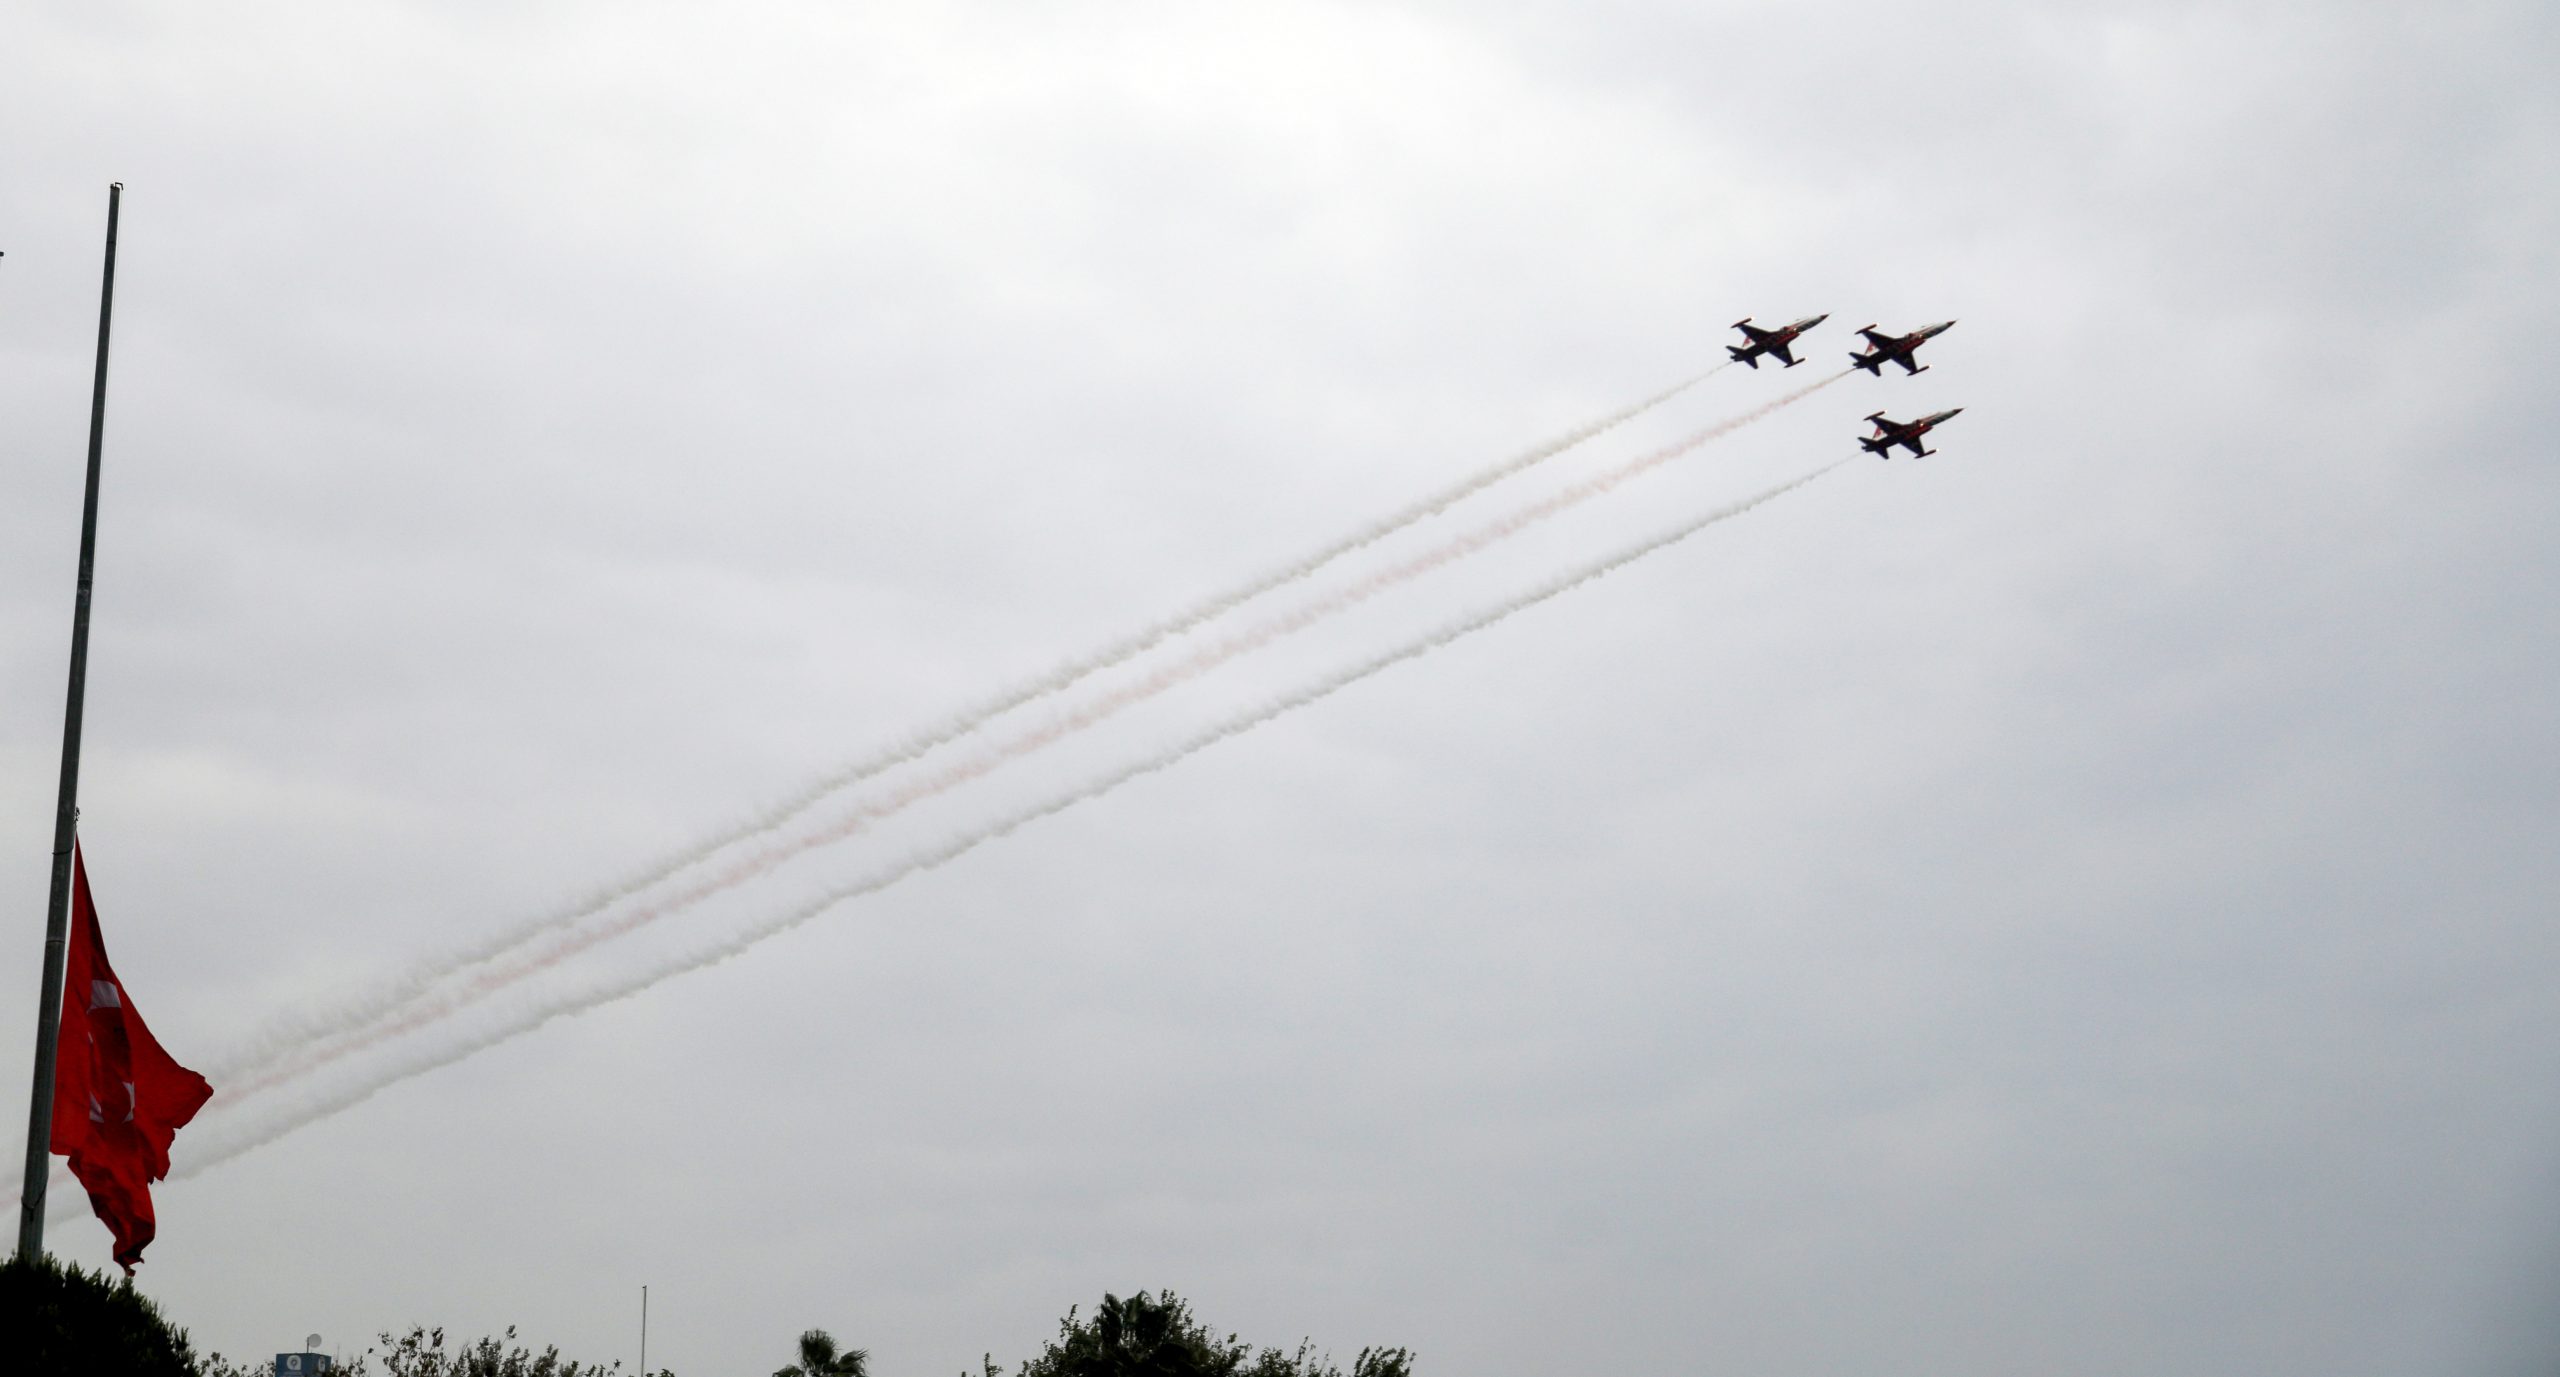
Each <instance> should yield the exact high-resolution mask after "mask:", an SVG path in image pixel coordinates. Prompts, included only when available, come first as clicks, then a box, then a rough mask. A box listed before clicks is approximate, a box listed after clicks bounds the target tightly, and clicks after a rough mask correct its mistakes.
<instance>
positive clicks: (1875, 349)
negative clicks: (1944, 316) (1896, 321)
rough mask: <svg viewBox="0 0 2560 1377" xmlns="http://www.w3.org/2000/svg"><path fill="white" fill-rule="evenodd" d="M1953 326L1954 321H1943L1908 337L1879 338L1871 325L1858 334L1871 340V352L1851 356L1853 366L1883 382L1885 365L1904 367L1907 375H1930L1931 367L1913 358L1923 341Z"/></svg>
mask: <svg viewBox="0 0 2560 1377" xmlns="http://www.w3.org/2000/svg"><path fill="white" fill-rule="evenodd" d="M1953 324H1955V322H1954V321H1952V320H1942V321H1939V322H1938V323H1937V324H1935V325H1923V326H1921V327H1920V328H1919V329H1917V330H1914V331H1912V332H1911V333H1910V334H1907V335H1879V334H1877V333H1876V327H1874V326H1872V325H1870V326H1868V327H1866V328H1865V329H1863V330H1860V331H1859V332H1858V333H1859V334H1861V335H1864V336H1866V337H1867V346H1868V348H1867V352H1865V353H1863V354H1851V355H1850V356H1849V364H1850V366H1851V367H1853V368H1863V369H1865V370H1867V371H1868V372H1870V373H1873V374H1875V375H1876V376H1877V377H1879V378H1881V377H1883V376H1884V365H1885V364H1888V363H1898V364H1901V365H1902V371H1903V372H1904V373H1905V374H1906V375H1908V374H1912V373H1926V372H1928V371H1929V365H1927V364H1925V363H1913V362H1912V361H1911V356H1912V354H1913V353H1915V352H1917V351H1918V350H1919V348H1920V344H1921V341H1923V340H1926V339H1928V338H1929V337H1930V336H1932V335H1935V334H1937V333H1939V332H1940V331H1942V330H1944V329H1946V328H1947V327H1948V326H1950V325H1953Z"/></svg>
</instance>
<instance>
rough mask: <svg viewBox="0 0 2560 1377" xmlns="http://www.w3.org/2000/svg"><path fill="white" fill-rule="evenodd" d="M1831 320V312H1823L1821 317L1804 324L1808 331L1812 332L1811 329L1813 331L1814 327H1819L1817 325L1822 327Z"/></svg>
mask: <svg viewBox="0 0 2560 1377" xmlns="http://www.w3.org/2000/svg"><path fill="white" fill-rule="evenodd" d="M1829 319H1831V313H1830V312H1829V311H1825V312H1823V313H1822V314H1821V315H1818V316H1815V317H1814V318H1813V319H1811V320H1808V321H1806V322H1805V323H1804V328H1806V329H1808V330H1810V329H1812V328H1813V327H1815V326H1817V325H1820V324H1821V323H1822V322H1824V321H1826V320H1829Z"/></svg>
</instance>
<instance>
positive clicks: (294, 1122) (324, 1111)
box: [172, 458, 1850, 1180]
mask: <svg viewBox="0 0 2560 1377" xmlns="http://www.w3.org/2000/svg"><path fill="white" fill-rule="evenodd" d="M1848 462H1850V460H1849V459H1846V458H1843V459H1835V460H1833V461H1832V462H1830V463H1828V464H1825V465H1823V466H1822V467H1820V468H1818V469H1814V470H1812V471H1811V472H1809V473H1806V474H1804V475H1802V476H1800V477H1797V478H1794V479H1791V480H1789V481H1788V482H1785V483H1782V484H1779V485H1778V486H1776V487H1774V488H1770V489H1768V490H1766V491H1764V492H1761V493H1759V494H1757V495H1755V496H1752V497H1749V498H1746V499H1744V500H1742V501H1740V502H1736V503H1734V504H1732V505H1730V506H1726V507H1722V508H1719V509H1717V510H1715V511H1712V512H1709V513H1707V514H1706V515H1704V516H1701V517H1698V518H1696V519H1694V520H1691V521H1688V522H1686V523H1683V524H1682V525H1679V526H1676V527H1673V528H1672V529H1670V530H1669V531H1666V532H1663V533H1662V534H1659V535H1656V536H1653V537H1651V538H1649V539H1646V540H1644V541H1642V542H1639V543H1638V544H1635V545H1633V546H1630V547H1628V548H1626V549H1623V550H1620V551H1618V552H1617V553H1615V554H1612V555H1609V556H1606V557H1604V558H1602V559H1599V560H1595V561H1592V562H1590V563H1588V564H1584V565H1581V566H1579V567H1577V568H1574V569H1571V570H1568V571H1567V572H1565V573H1564V574H1562V575H1560V576H1558V577H1556V578H1554V579H1551V580H1549V581H1548V582H1546V583H1544V584H1541V585H1539V586H1538V587H1536V588H1533V589H1531V590H1530V591H1528V592H1526V593H1523V594H1521V595H1519V596H1517V597H1513V598H1511V599H1509V600H1507V601H1504V602H1502V603H1498V604H1496V605H1494V606H1492V607H1490V608H1487V609H1485V610H1483V611H1481V612H1477V613H1475V614H1473V615H1471V616H1468V617H1465V618H1462V619H1460V620H1457V621H1453V622H1450V623H1448V624H1446V625H1444V626H1442V627H1441V628H1440V629H1438V630H1436V631H1433V632H1432V633H1430V634H1428V635H1426V636H1423V637H1420V638H1418V639H1416V640H1413V641H1409V642H1407V643H1406V644H1404V645H1403V646H1400V647H1398V648H1397V649H1394V650H1391V651H1387V652H1385V653H1383V654H1380V655H1377V656H1373V657H1371V658H1370V659H1367V660H1363V661H1361V662H1359V663H1358V664H1355V665H1352V666H1351V667H1350V668H1348V669H1345V670H1341V671H1338V672H1336V673H1335V674H1333V675H1331V676H1329V677H1327V678H1325V679H1321V680H1318V681H1317V682H1315V683H1313V684H1310V685H1308V686H1306V687H1303V688H1301V689H1298V690H1297V691H1295V692H1293V693H1290V694H1288V695H1286V696H1284V697H1281V698H1277V699H1273V700H1271V701H1270V702H1267V703H1265V704H1262V705H1261V706H1258V707H1255V708H1253V709H1251V710H1249V711H1246V712H1244V713H1241V714H1238V715H1237V716H1234V717H1231V718H1229V719H1228V720H1226V721H1224V722H1222V723H1219V724H1217V725H1215V726H1212V727H1210V728H1208V729H1206V730H1204V731H1201V732H1199V733H1197V734H1195V735H1193V736H1190V737H1188V738H1185V739H1184V740H1182V741H1180V742H1177V743H1175V744H1174V745H1173V746H1171V747H1168V748H1166V749H1164V750H1161V751H1158V752H1157V753H1155V754H1153V755H1150V756H1147V757H1146V758H1144V759H1142V760H1139V761H1137V762H1136V763H1134V764H1131V765H1126V766H1122V767H1120V768H1119V769H1116V770H1113V771H1111V772H1109V773H1107V774H1104V775H1101V776H1098V777H1096V778H1094V779H1092V780H1089V781H1087V782H1085V783H1084V784H1082V785H1079V786H1077V787H1076V788H1073V789H1070V790H1068V791H1066V792H1064V793H1060V794H1057V795H1055V796H1053V797H1051V798H1049V799H1047V800H1046V801H1044V802H1041V803H1038V804H1034V805H1032V806H1030V807H1027V808H1024V809H1022V810H1020V811H1018V812H1015V813H1011V814H1009V815H1007V816H1005V817H1003V818H1001V819H999V820H997V821H995V822H993V823H989V824H987V825H985V826H983V827H980V828H977V829H975V830H973V831H969V832H965V833H962V834H960V835H959V836H956V837H953V838H951V839H950V840H948V841H946V842H944V843H942V844H941V845H939V846H936V847H933V848H931V849H928V850H924V851H919V852H917V853H915V854H913V855H910V856H908V857H907V858H905V859H904V860H901V861H898V862H895V863H893V864H891V865H889V866H886V867H884V868H882V869H880V870H877V871H874V872H872V873H871V874H869V875H867V876H865V877H863V878H861V879H859V880H855V881H853V882H851V883H848V884H846V885H843V886H841V887H839V888H836V889H833V890H830V891H828V892H827V893H825V894H822V895H820V896H818V897H817V898H815V899H813V900H810V901H808V902H806V903H804V904H802V905H801V906H799V907H797V908H793V909H790V910H787V911H785V912H783V913H780V914H777V915H774V916H772V917H768V918H765V919H762V920H759V921H757V922H755V923H752V924H749V925H748V926H746V927H744V928H740V929H738V930H736V931H734V932H732V933H730V934H729V935H728V936H726V937H724V938H722V939H720V940H719V941H717V942H715V943H712V944H711V945H709V946H706V947H702V948H698V949H696V950H694V951H692V952H689V953H684V954H680V955H676V956H673V957H669V958H665V959H662V960H660V961H658V962H655V963H653V964H651V965H649V966H647V967H644V968H642V969H640V970H638V971H635V972H630V973H626V974H624V975H621V976H617V977H614V978H612V979H609V980H604V981H601V982H598V983H596V984H593V985H590V986H588V987H586V988H584V989H579V990H566V991H561V992H558V993H556V994H552V995H550V996H548V997H546V998H544V999H541V1000H539V1001H536V1002H534V1003H533V1004H532V1005H531V1006H530V1007H528V1008H525V1009H521V1010H517V1011H515V1012H514V1013H512V1014H511V1015H510V1016H509V1017H507V1018H506V1019H504V1020H502V1021H500V1022H498V1023H495V1024H492V1025H490V1026H487V1027H484V1028H481V1029H478V1030H476V1031H473V1032H471V1033H469V1034H468V1035H466V1036H464V1037H462V1038H460V1039H458V1040H455V1041H451V1042H447V1043H444V1044H441V1045H437V1046H430V1047H426V1048H423V1049H421V1050H419V1051H416V1052H413V1053H411V1054H410V1055H409V1056H407V1057H405V1058H402V1059H400V1060H397V1061H394V1062H391V1063H389V1064H387V1065H385V1066H382V1067H378V1068H376V1069H374V1070H373V1071H372V1072H371V1073H369V1074H367V1075H365V1076H362V1077H360V1078H359V1079H357V1080H356V1081H354V1082H353V1083H352V1084H349V1085H344V1086H339V1087H335V1088H333V1089H331V1090H329V1091H328V1092H326V1093H325V1094H323V1095H319V1096H316V1097H314V1098H312V1099H310V1100H306V1101H304V1102H303V1103H300V1104H296V1105H291V1106H288V1107H285V1108H283V1109H281V1110H278V1111H276V1112H273V1113H270V1114H268V1115H266V1116H264V1117H263V1118H261V1119H258V1120H254V1121H252V1122H250V1123H248V1124H247V1125H245V1126H243V1127H240V1128H236V1129H231V1130H229V1131H228V1132H226V1131H225V1130H224V1126H223V1125H222V1124H220V1123H216V1124H214V1125H211V1126H210V1128H211V1131H210V1132H208V1131H206V1128H204V1127H199V1128H198V1129H197V1130H196V1132H195V1134H194V1135H193V1136H192V1137H191V1138H190V1139H189V1140H188V1141H184V1142H181V1143H180V1144H179V1148H180V1150H181V1152H182V1154H183V1161H182V1162H181V1163H180V1165H179V1166H178V1168H177V1170H176V1171H175V1172H173V1173H172V1174H173V1176H174V1177H175V1178H176V1179H179V1180H185V1179H187V1178H189V1177H192V1176H196V1175H198V1174H200V1173H202V1172H204V1171H206V1170H207V1169H209V1168H211V1167H214V1166H217V1165H219V1164H221V1163H223V1162H225V1161H229V1160H230V1159H232V1158H234V1157H238V1156H240V1155H241V1154H243V1153H246V1152H250V1151H253V1150H255V1149H256V1148H258V1147H261V1146H263V1145H265V1144H267V1143H270V1142H273V1141H275V1140H276V1139H278V1138H281V1137H283V1136H284V1135H286V1134H288V1133H291V1132H293V1131H294V1130H295V1129H298V1128H301V1127H303V1126H305V1125H308V1124H311V1123H315V1122H318V1121H319V1120H321V1119H325V1118H328V1117H329V1116H331V1115H333V1114H336V1113H339V1112H340V1111H342V1110H345V1109H348V1108H350V1107H352V1106H354V1105H357V1104H360V1103H362V1102H363V1101H365V1100H366V1099H368V1098H370V1097H372V1096H373V1095H374V1094H375V1093H376V1092H378V1091H380V1090H383V1089H384V1088H386V1087H389V1086H392V1085H396V1084H399V1083H400V1082H402V1081H406V1080H409V1079H411V1078H413V1077H416V1076H421V1075H424V1074H426V1073H427V1072H429V1071H433V1070H435V1069H437V1068H439V1067H443V1066H449V1065H451V1064H453V1063H454V1062H458V1061H461V1060H463V1059H464V1058H466V1057H469V1056H471V1055H473V1054H474V1053H477V1052H480V1051H483V1050H485V1049H487V1048H490V1047H494V1046H496V1045H498V1044H499V1043H502V1042H506V1041H509V1040H510V1039H513V1038H516V1037H520V1036H522V1035H524V1034H526V1033H529V1032H532V1031H534V1030H536V1029H538V1028H541V1027H542V1026H543V1025H545V1024H548V1023H550V1022H551V1021H552V1020H554V1019H559V1018H566V1017H570V1016H572V1015H576V1014H580V1013H584V1012H586V1011H587V1010H589V1009H594V1008H597V1007H599V1006H601V1005H605V1004H609V1003H612V1002H614V1001H615V1000H619V999H624V998H627V997H629V996H631V995H634V994H637V993H639V992H640V991H642V990H645V989H648V988H649V987H650V986H652V985H656V984H658V983H659V982H661V981H664V980H668V979H671V978H673V977H675V976H678V975H682V974H684V973H686V972H688V971H693V970H699V969H701V968H703V967H706V966H712V965H716V964H718V963H719V962H722V961H725V960H727V959H729V958H730V957H733V956H736V955H738V954H739V953H741V952H744V951H745V950H747V949H748V948H749V947H752V946H754V945H756V944H757V943H759V942H762V941H764V940H765V939H766V938H769V937H773V936H776V935H779V934H781V933H784V932H788V931H790V930H791V929H793V928H796V927H799V926H800V925H802V924H803V923H806V922H808V921H810V920H811V919H814V918H816V917H818V916H819V915H820V914H822V913H825V912H826V911H827V910H829V909H831V908H833V907H835V906H836V905H838V904H841V903H844V902H846V901H848V900H852V899H857V898H861V897H863V896H865V895H868V894H873V893H877V892H878V891H880V890H883V889H887V888H888V887H890V886H891V885H894V884H896V883H898V882H899V881H901V880H904V879H906V878H908V877H909V876H912V875H916V874H919V873H922V872H924V871H928V870H932V869H935V868H936V867H939V866H943V865H948V864H950V863H951V862H953V861H955V860H958V859H960V858H961V857H963V856H965V855H967V854H969V853H970V852H972V851H974V850H976V849H977V848H979V847H980V846H983V845H985V844H986V843H988V842H991V841H995V840H998V839H999V838H1002V837H1005V836H1007V835H1009V834H1011V833H1013V832H1015V831H1018V830H1020V829H1021V828H1023V827H1025V826H1028V825H1030V824H1031V823H1034V822H1037V821H1039V820H1041V819H1042V818H1046V817H1049V816H1051V815H1053V814H1057V813H1062V812H1065V811H1066V810H1068V809H1070V808H1073V807H1075V806H1076V805H1078V804H1080V803H1084V802H1087V801H1089V800H1091V799H1095V798H1099V797H1101V796H1102V795H1104V794H1107V793H1110V792H1111V791H1112V790H1114V789H1117V788H1119V787H1120V786H1121V785H1124V784H1127V783H1129V782H1130V781H1132V780H1135V779H1139V778H1142V777H1144V776H1147V775H1151V774H1154V773H1156V772H1158V771H1160V770H1164V769H1167V768H1169V767H1171V766H1173V765H1175V764H1178V763H1180V762H1181V761H1183V760H1185V759H1187V758H1189V757H1190V756H1192V755H1195V754H1197V753H1199V752H1201V751H1204V750H1207V749H1208V748H1209V747H1211V746H1214V745H1216V744H1218V743H1219V742H1221V741H1224V740H1226V739H1227V738H1229V737H1231V736H1236V735H1239V734H1241V733H1244V732H1247V731H1250V730H1252V729H1253V728H1255V727H1258V726H1261V725H1262V724H1264V723H1266V722H1269V721H1271V720H1273V719H1274V718H1278V717H1281V716H1284V715H1286V714H1288V713H1291V712H1294V711H1296V710H1298V709H1299V708H1303V707H1306V706H1307V705H1309V704H1311V703H1315V702H1317V701H1319V700H1321V699H1324V698H1326V697H1329V696H1331V695H1332V694H1335V693H1337V692H1340V691H1341V690H1343V689H1345V688H1348V687H1350V686H1351V685H1353V684H1356V683H1358V682H1360V681H1361V680H1363V679H1366V678H1368V677H1370V676H1371V675H1374V674H1377V673H1379V672H1381V671H1383V670H1386V669H1389V668H1392V667H1393V666H1395V665H1398V664H1401V663H1403V662H1404V661H1407V660H1411V659H1415V658H1418V657H1420V656H1423V655H1427V654H1429V653H1431V652H1432V651H1434V650H1437V649H1439V648H1441V647H1442V646H1445V645H1448V644H1450V643H1451V642H1453V641H1456V640H1459V639H1460V638H1462V637H1465V636H1469V635H1472V634H1474V633H1475V632H1478V631H1481V630H1484V629H1485V628H1487V627H1489V626H1492V625H1494V624H1495V623H1497V622H1500V621H1502V620H1504V619H1505V618H1508V617H1510V616H1513V615H1514V614H1516V613H1519V612H1523V611H1526V610H1528V609H1529V608H1532V607H1535V606H1537V605H1538V604H1540V603H1543V602H1546V601H1547V600H1549V599H1551V598H1554V597H1557V596H1559V595H1561V594H1564V593H1567V592H1570V591H1571V590H1573V589H1575V588H1578V587H1580V586H1581V585H1583V584H1585V583H1589V582H1591V581H1592V580H1594V579H1597V578H1600V577H1602V576H1604V575H1606V574H1608V573H1610V572H1612V571H1614V570H1616V569H1619V568H1621V567H1623V566H1625V565H1628V564H1632V563H1634V562H1635V561H1637V560H1639V559H1642V558H1644V557H1645V556H1647V555H1650V554H1653V553H1654V552H1656V551H1658V550H1662V549H1664V548H1667V547H1669V546H1671V545H1674V544H1677V543H1679V542H1680V541H1683V540H1686V539H1688V538H1689V537H1690V536H1693V535H1695V534H1697V533H1698V532H1700V531H1703V530H1705V529H1706V528H1708V527H1709V526H1713V525H1715V524H1717V523H1718V522H1721V521H1726V520H1730V519H1732V518H1733V517H1736V516H1740V515H1742V514H1743V513H1744V512H1747V511H1750V510H1751V509H1752V508H1754V507H1757V506H1760V505H1762V504H1763V503H1766V502H1769V501H1772V500H1774V499H1776V498H1778V497H1781V496H1784V495H1785V494H1787V493H1789V492H1792V491H1794V490H1795V489H1797V488H1801V487H1803V486H1805V485H1806V484H1808V483H1811V482H1813V481H1814V480H1815V479H1817V478H1820V477H1822V476H1823V475H1825V474H1828V473H1830V472H1831V471H1833V470H1834V469H1837V468H1839V467H1840V466H1841V465H1843V464H1846V463H1848Z"/></svg>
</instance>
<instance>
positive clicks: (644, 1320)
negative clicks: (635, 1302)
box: [640, 1286, 649, 1377]
mask: <svg viewBox="0 0 2560 1377" xmlns="http://www.w3.org/2000/svg"><path fill="white" fill-rule="evenodd" d="M640 1377H649V1288H648V1287H646V1286H643V1287H641V1288H640Z"/></svg>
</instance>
